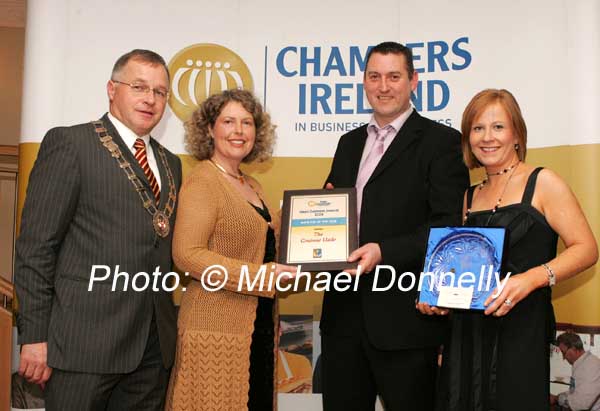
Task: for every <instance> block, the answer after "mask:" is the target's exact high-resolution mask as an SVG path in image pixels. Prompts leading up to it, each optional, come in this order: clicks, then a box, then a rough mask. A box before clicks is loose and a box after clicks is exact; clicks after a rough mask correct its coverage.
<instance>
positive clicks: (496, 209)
mask: <svg viewBox="0 0 600 411" xmlns="http://www.w3.org/2000/svg"><path fill="white" fill-rule="evenodd" d="M519 164H521V161H517V162H516V163H515V164H513V165H512V166H510V167H508V168H505V169H504V170H502V171H499V172H498V173H492V174H488V177H489V176H494V175H501V174H505V173H508V172H510V175H509V176H508V178H507V179H506V183H505V184H504V188H503V189H502V192H501V193H500V197H498V201H496V205H495V206H494V208H493V209H492V213H491V214H490V216H489V218H488V220H487V222H486V223H485V225H486V226H487V225H489V224H490V221H491V220H492V217H493V216H494V214H496V211H498V208H499V207H500V203H502V197H504V193H505V192H506V188H507V187H508V183H510V179H511V178H512V176H513V174H515V171H516V170H517V168H518V167H519ZM487 182H488V180H487V178H486V179H485V180H483V181H482V182H481V184H479V186H478V188H479V190H482V189H483V187H484V186H485V185H486V183H487ZM470 214H471V209H470V208H467V212H466V213H465V216H464V218H463V221H467V219H468V218H469V215H470Z"/></svg>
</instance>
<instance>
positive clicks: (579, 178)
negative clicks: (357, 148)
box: [18, 143, 600, 325]
mask: <svg viewBox="0 0 600 411" xmlns="http://www.w3.org/2000/svg"><path fill="white" fill-rule="evenodd" d="M38 149H39V144H38V143H25V144H21V145H20V162H19V204H18V221H20V217H21V210H22V207H23V202H24V198H25V189H26V185H27V181H28V179H29V173H30V171H31V168H32V166H33V162H34V159H35V157H36V156H37V151H38ZM180 157H181V159H182V161H183V173H184V177H185V175H186V174H187V173H188V172H189V171H190V169H191V168H192V167H193V166H194V164H195V160H194V159H193V158H192V157H190V156H188V155H180ZM527 162H528V163H530V164H532V165H536V166H537V165H542V166H544V167H548V168H550V169H552V170H554V171H555V172H557V173H558V174H560V175H561V176H562V177H563V178H564V179H565V180H566V181H567V183H568V184H569V185H570V186H571V188H572V189H573V191H574V192H575V195H576V196H577V198H578V199H579V201H580V203H581V206H582V208H583V210H584V211H585V214H586V216H587V218H588V221H589V222H590V225H591V226H592V230H593V231H594V235H595V236H596V238H597V239H598V238H599V237H600V186H599V185H598V181H600V165H599V163H600V144H590V145H578V146H560V147H548V148H538V149H530V150H528V159H527ZM330 165H331V159H329V158H300V157H278V158H273V159H271V160H270V161H268V162H266V163H262V164H254V165H250V166H246V167H245V169H244V171H245V172H247V173H248V174H251V175H252V176H253V177H255V178H256V179H258V180H259V181H260V183H261V184H262V186H263V188H264V190H265V193H266V196H267V199H266V200H267V201H268V202H269V203H270V204H271V205H272V206H273V207H274V206H277V205H278V204H279V202H280V200H281V199H282V198H283V191H284V190H286V189H287V190H292V189H303V188H320V187H321V186H322V185H323V182H324V180H325V178H326V177H327V174H328V172H329V167H330ZM481 177H482V173H481V171H475V172H473V173H472V174H471V181H480V180H481ZM562 248H563V245H562V244H559V250H561V249H562ZM598 271H599V265H596V266H594V267H592V268H590V269H589V270H586V271H585V272H583V273H581V274H580V275H578V276H577V277H575V278H573V279H571V280H569V281H566V282H564V283H561V284H558V285H557V286H556V287H555V288H554V298H553V302H554V309H555V312H556V318H557V321H559V322H565V323H575V324H579V325H600V298H598V291H599V290H600V273H598ZM179 299H180V295H179V294H176V295H175V300H176V301H179ZM321 300H322V295H321V294H320V293H316V292H310V293H304V294H295V295H287V296H285V297H284V298H282V299H281V303H280V307H281V312H282V313H287V314H313V313H314V314H318V313H320V309H318V307H320V305H321ZM315 307H316V308H315Z"/></svg>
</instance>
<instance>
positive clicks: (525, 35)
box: [22, 0, 600, 157]
mask: <svg viewBox="0 0 600 411" xmlns="http://www.w3.org/2000/svg"><path fill="white" fill-rule="evenodd" d="M46 4H47V2H46V1H44V0H32V1H30V3H29V12H28V16H29V18H30V21H29V24H28V26H27V50H28V53H27V61H26V66H27V67H26V76H25V90H26V93H25V96H24V97H25V98H24V103H23V104H24V112H23V113H24V115H23V127H22V130H23V137H22V141H23V142H28V141H33V142H37V141H40V139H41V138H42V136H43V135H44V133H45V131H46V130H47V129H48V128H49V127H52V126H55V125H58V124H75V123H79V122H82V121H85V120H91V119H95V118H98V117H99V116H100V115H101V114H102V113H103V112H104V111H106V108H107V97H106V91H105V84H106V81H107V80H108V78H109V75H110V71H111V68H112V64H113V63H114V61H115V60H116V58H117V57H118V56H119V55H121V54H123V53H125V52H127V51H129V50H131V49H133V48H149V49H152V50H155V51H157V52H159V53H160V54H162V55H163V56H164V57H165V59H166V60H167V62H169V61H170V60H171V59H173V57H174V56H176V55H177V54H178V53H180V52H181V51H182V50H184V49H185V48H186V47H189V46H192V45H194V44H206V43H211V44H215V45H217V46H219V47H223V48H224V49H223V50H225V49H227V50H228V51H230V52H233V53H235V54H236V55H237V56H239V57H240V59H241V60H242V61H243V62H244V63H245V65H246V66H247V67H248V69H249V72H250V75H251V78H252V84H253V88H254V90H255V92H256V93H257V95H259V96H260V97H261V99H263V100H264V102H265V103H266V106H267V108H268V110H269V112H270V113H271V114H272V116H273V118H274V120H275V122H276V124H278V133H279V140H278V145H277V148H276V152H275V155H276V156H289V157H330V156H332V155H333V151H334V149H335V146H336V144H337V140H338V138H339V136H340V135H341V134H343V133H344V132H345V131H348V130H350V129H352V128H354V127H355V126H356V125H358V124H361V123H362V122H366V121H368V119H369V113H368V112H369V106H368V102H367V101H366V98H365V97H364V93H363V92H362V85H361V79H362V70H363V68H364V59H365V55H366V52H367V51H368V48H369V46H373V45H375V44H377V43H379V42H381V41H384V40H396V41H400V42H403V43H405V44H408V45H410V46H411V47H412V48H413V51H414V54H415V66H416V68H417V70H418V71H419V78H420V82H419V87H418V89H417V92H416V93H415V95H414V96H413V103H414V105H415V107H416V108H417V109H418V110H419V111H420V112H421V113H422V114H424V115H425V116H427V117H429V118H432V119H434V120H437V121H440V122H443V123H445V124H448V125H451V126H452V127H455V128H460V118H461V115H462V110H463V109H464V107H465V105H466V103H467V102H468V101H469V99H470V98H471V97H472V96H473V95H474V94H475V93H476V92H478V91H480V90H481V89H484V88H488V87H497V88H507V89H509V90H510V91H512V92H513V93H514V94H515V95H516V97H517V99H518V101H519V102H520V104H521V106H522V109H523V112H524V115H525V118H526V121H527V124H528V127H529V144H528V145H529V147H547V146H557V145H567V144H583V143H598V142H600V133H598V132H597V131H598V127H597V125H593V126H592V128H593V130H590V121H591V120H590V121H588V122H587V123H586V124H587V126H586V127H583V128H582V129H581V132H576V133H574V132H573V124H572V122H571V119H575V118H576V119H577V120H580V119H581V118H582V116H584V118H586V119H591V118H593V117H594V116H595V114H594V115H592V114H593V113H594V112H597V108H598V107H597V105H598V92H593V90H589V91H585V90H584V88H585V85H586V84H588V82H589V84H590V85H592V88H597V87H598V86H597V85H598V80H597V70H590V69H589V65H590V64H591V65H596V66H597V65H598V63H597V62H598V55H599V53H600V51H599V50H598V49H597V47H596V48H595V49H594V48H590V47H588V45H589V46H593V45H597V44H598V40H597V39H593V38H589V37H587V36H588V34H589V35H592V34H593V33H597V32H598V26H599V23H600V22H599V20H600V16H598V15H597V14H593V13H592V14H590V13H586V11H590V12H593V11H594V10H596V11H597V9H598V6H597V5H596V6H595V5H594V2H593V1H589V2H581V3H578V4H577V6H575V5H573V6H571V4H570V3H569V2H566V1H564V0H549V1H541V0H540V1H530V2H526V3H522V2H518V1H516V0H510V1H506V2H502V3H501V4H500V3H488V2H483V3H482V2H478V1H475V0H465V1H461V2H460V3H455V2H453V3H450V2H448V3H443V4H440V3H439V2H435V1H432V0H424V1H422V2H419V4H418V5H415V4H414V3H409V2H398V1H394V0H385V1H384V0H376V1H370V2H369V3H368V4H365V3H362V2H360V3H359V2H355V3H353V2H348V1H341V0H334V1H330V2H322V1H319V2H317V1H306V2H302V4H301V5H300V4H285V5H284V4H282V3H281V2H276V1H267V0H264V1H261V2H242V1H233V2H228V3H218V2H212V3H206V2H196V1H179V2H174V3H171V2H166V1H165V2H163V1H150V2H148V1H144V2H142V1H132V2H127V3H122V2H119V1H116V0H106V1H103V2H101V3H99V2H96V1H94V0H79V1H77V2H70V1H67V0H56V1H55V2H53V10H54V11H53V12H52V13H46V12H44V13H36V10H37V9H40V10H43V9H44V8H45V7H46V6H45V5H46ZM569 13H570V14H569ZM568 16H571V17H572V20H573V19H574V18H577V19H579V21H581V22H583V23H585V25H584V26H585V27H587V31H584V34H583V35H581V34H580V32H579V31H578V30H577V28H576V27H573V26H572V21H569V20H568ZM586 33H587V34H586ZM44 38H51V39H52V41H53V43H56V44H53V46H52V47H49V46H48V45H46V43H47V42H45V43H43V44H44V47H40V44H41V43H40V41H41V40H40V39H44ZM61 42H62V43H61ZM573 44H574V45H576V46H577V47H576V48H575V49H574V50H577V51H578V53H579V54H578V55H577V56H571V55H570V53H569V49H568V47H569V45H573ZM32 50H33V51H32ZM50 51H52V52H54V51H57V55H56V56H55V57H56V58H55V57H52V55H50V56H48V53H49V52H50ZM50 54H52V53H50ZM43 56H46V57H45V58H43ZM572 58H574V59H576V61H577V62H578V63H580V64H578V65H577V67H575V66H573V64H571V59H572ZM45 59H46V60H45ZM198 60H203V59H202V58H198ZM45 61H47V62H48V64H45ZM217 62H219V61H217V60H215V61H214V62H213V63H217ZM586 62H587V63H588V64H587V66H586V65H585V64H586ZM220 63H221V64H225V63H226V60H223V61H222V62H220ZM194 64H195V62H194ZM581 65H584V67H583V69H582V70H580V67H581ZM195 67H196V68H198V67H197V66H195ZM191 68H192V67H191V66H190V73H191ZM200 68H201V70H204V71H203V73H201V74H199V76H202V75H203V74H206V73H205V72H207V71H212V77H213V78H215V79H216V78H218V73H217V71H218V68H217V67H216V66H215V65H212V66H211V67H207V66H206V65H203V66H202V67H200ZM220 69H221V71H223V70H224V66H223V67H220ZM575 72H582V73H586V74H585V75H584V77H583V79H580V80H579V81H578V82H576V83H573V82H571V81H569V80H570V78H572V76H573V75H574V74H575ZM171 74H172V76H173V75H174V74H175V73H171ZM224 75H227V76H229V77H228V78H230V74H228V73H225V74H224ZM591 77H594V78H591ZM188 80H189V79H188ZM573 84H575V85H576V86H577V87H576V89H573V87H572V85H573ZM229 86H231V84H230V85H229ZM211 91H213V92H214V91H218V87H213V88H212V89H211ZM579 99H581V100H582V101H585V107H577V108H576V109H575V110H574V107H573V106H574V105H575V104H576V103H577V101H578V100H579ZM200 101H201V99H200ZM569 104H570V105H569ZM42 107H45V108H46V111H44V109H43V108H42ZM591 109H595V111H594V112H590V111H587V110H591ZM582 111H583V112H584V113H586V114H582V113H581V112H582ZM579 123H581V122H580V121H578V124H579ZM594 131H595V132H594ZM154 135H155V136H156V137H157V138H159V139H160V140H161V142H163V143H164V144H165V145H166V146H167V147H169V148H170V149H172V150H173V151H175V152H177V153H184V152H185V150H184V145H183V127H182V123H181V121H180V120H179V118H178V117H177V116H175V115H174V114H173V112H171V110H170V109H167V112H166V113H165V116H164V119H163V121H162V122H161V124H160V125H159V127H158V128H157V130H156V131H155V132H154Z"/></svg>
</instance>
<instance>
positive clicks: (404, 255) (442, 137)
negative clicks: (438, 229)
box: [321, 111, 469, 350]
mask: <svg viewBox="0 0 600 411" xmlns="http://www.w3.org/2000/svg"><path fill="white" fill-rule="evenodd" d="M366 139H367V126H366V125H364V126H362V127H359V128H357V129H355V130H352V131H351V132H349V133H347V134H345V135H343V136H342V137H341V139H340V141H339V143H338V147H337V150H336V152H335V156H334V159H333V164H332V166H331V172H330V173H329V177H327V182H330V183H332V184H333V186H334V187H337V188H342V187H354V186H355V183H356V176H357V173H358V168H359V164H360V159H361V156H362V152H363V148H364V145H365V141H366ZM468 185H469V174H468V171H467V169H466V167H465V165H464V164H463V161H462V154H461V148H460V133H459V132H458V131H456V130H454V129H452V128H449V127H446V126H444V125H441V124H439V123H436V122H434V121H431V120H429V119H427V118H424V117H421V116H420V115H419V114H418V113H417V112H416V111H413V113H412V114H411V115H410V117H409V118H408V119H407V121H406V123H405V124H404V125H403V127H402V129H401V130H400V131H399V132H398V134H397V135H396V137H395V138H394V141H393V142H392V143H391V145H390V146H389V148H388V149H387V151H386V152H385V154H384V155H383V157H382V159H381V161H380V162H379V164H378V165H377V167H376V168H375V170H374V171H373V174H372V176H371V178H370V179H369V181H368V182H367V184H366V185H365V187H364V190H363V201H362V209H361V215H360V233H359V242H360V245H363V244H366V243H370V242H375V243H378V244H379V245H380V247H381V253H382V258H383V260H382V262H381V263H380V264H385V265H390V266H392V267H394V269H395V271H396V283H395V285H394V287H392V289H391V290H389V291H378V292H373V291H371V290H372V288H373V280H374V275H373V274H372V273H371V274H366V275H364V276H363V277H361V279H360V285H359V290H358V292H352V291H345V292H336V291H328V292H326V293H325V298H324V301H323V314H322V317H321V330H322V332H323V333H324V334H332V335H348V334H352V333H354V332H356V331H357V327H359V326H360V323H361V322H360V321H357V319H359V318H360V317H359V316H362V317H363V321H362V322H363V323H364V327H365V328H366V332H367V335H368V337H369V340H370V341H371V343H372V344H374V346H375V347H377V348H379V349H382V350H390V349H404V348H419V347H428V346H434V345H438V344H439V343H440V342H441V339H442V337H443V335H444V331H445V329H446V327H445V318H440V317H428V316H425V315H422V314H420V313H418V312H417V310H416V309H415V299H416V298H417V296H418V292H417V290H416V288H417V286H416V285H415V287H414V289H413V290H412V291H410V292H403V291H400V290H399V289H398V286H397V281H398V277H399V276H400V275H401V274H402V273H404V272H407V271H409V272H412V273H414V274H415V276H416V279H417V284H418V279H419V275H420V273H421V271H422V268H423V258H424V253H425V246H426V242H427V234H428V227H429V226H431V225H459V224H460V222H461V221H460V214H461V209H462V199H463V194H464V192H465V189H466V188H467V187H468ZM390 280H391V274H390V273H389V271H381V272H380V275H379V279H378V281H377V285H378V286H379V287H383V286H385V285H387V284H389V283H390ZM408 284H409V281H408V278H407V279H406V280H405V282H404V283H403V286H405V287H408Z"/></svg>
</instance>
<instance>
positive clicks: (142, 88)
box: [111, 80, 169, 100]
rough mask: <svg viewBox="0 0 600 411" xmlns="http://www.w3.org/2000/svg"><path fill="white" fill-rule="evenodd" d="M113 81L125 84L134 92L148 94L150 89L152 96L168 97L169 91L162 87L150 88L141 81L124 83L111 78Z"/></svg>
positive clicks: (162, 98)
mask: <svg viewBox="0 0 600 411" xmlns="http://www.w3.org/2000/svg"><path fill="white" fill-rule="evenodd" d="M111 81H112V82H113V83H119V84H124V85H126V86H129V87H130V88H131V91H133V93H134V94H140V95H141V94H148V93H149V92H150V91H152V93H154V97H156V98H158V99H161V100H164V99H166V98H167V97H169V92H168V91H167V90H165V89H162V88H150V86H149V85H147V84H142V83H125V82H124V81H119V80H111Z"/></svg>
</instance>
